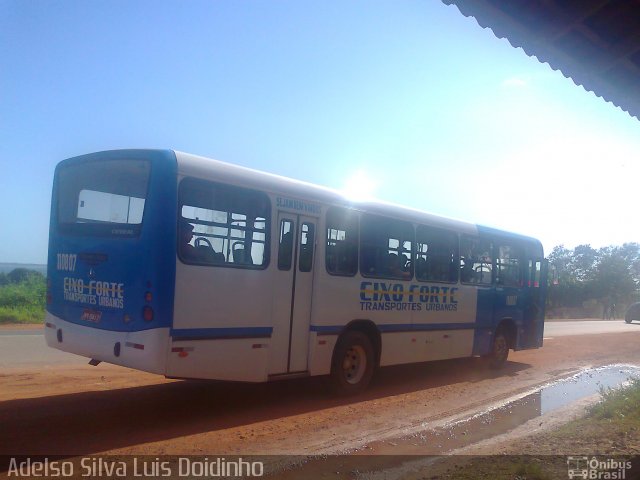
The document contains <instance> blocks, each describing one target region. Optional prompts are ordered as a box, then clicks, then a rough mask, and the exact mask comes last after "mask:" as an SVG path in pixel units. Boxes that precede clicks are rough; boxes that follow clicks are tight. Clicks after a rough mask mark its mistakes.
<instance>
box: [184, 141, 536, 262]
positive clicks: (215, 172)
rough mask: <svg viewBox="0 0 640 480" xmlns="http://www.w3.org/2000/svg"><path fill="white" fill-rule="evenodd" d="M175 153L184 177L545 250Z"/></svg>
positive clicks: (420, 213) (493, 232)
mask: <svg viewBox="0 0 640 480" xmlns="http://www.w3.org/2000/svg"><path fill="white" fill-rule="evenodd" d="M174 152H175V155H176V159H177V161H178V174H179V175H181V176H195V177H198V178H205V179H209V180H213V181H221V182H225V183H226V182H228V183H231V184H235V185H239V186H245V187H252V188H256V189H259V190H263V191H267V192H270V193H279V194H287V195H291V196H294V197H297V198H298V199H301V200H306V201H316V202H320V203H323V204H330V205H336V206H344V207H349V208H353V209H355V210H361V211H366V212H369V213H372V214H378V215H383V216H388V217H394V218H396V217H399V218H402V219H404V220H408V221H414V222H416V223H428V224H429V225H434V226H439V227H443V228H449V229H452V230H455V231H458V232H462V233H469V234H476V233H477V232H479V233H481V234H485V235H488V236H493V237H500V238H504V239H510V240H517V241H520V242H525V243H529V244H530V246H531V247H534V248H535V249H536V250H537V249H538V248H539V249H540V252H542V244H541V243H540V241H539V240H537V239H535V238H533V237H529V236H526V235H521V234H517V233H513V232H508V231H505V230H500V229H496V228H491V227H483V226H480V225H476V224H473V223H470V222H465V221H461V220H456V219H452V218H448V217H443V216H440V215H436V214H433V213H430V212H427V211H424V210H420V209H414V208H410V207H406V206H402V205H397V204H393V203H390V202H385V201H381V200H372V201H353V200H350V199H348V198H346V197H345V195H344V194H343V193H342V192H340V191H338V190H334V189H331V188H328V187H324V186H319V185H315V184H312V183H308V182H303V181H300V180H294V179H292V178H288V177H283V176H280V175H276V174H272V173H267V172H263V171H259V170H254V169H251V168H248V167H242V166H239V165H234V164H230V163H226V162H221V161H219V160H214V159H211V158H207V157H202V156H199V155H193V154H189V153H185V152H180V151H174Z"/></svg>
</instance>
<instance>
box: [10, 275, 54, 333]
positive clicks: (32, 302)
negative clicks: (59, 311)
mask: <svg viewBox="0 0 640 480" xmlns="http://www.w3.org/2000/svg"><path fill="white" fill-rule="evenodd" d="M46 290H47V285H46V279H45V277H44V276H43V275H42V274H40V273H39V272H36V271H34V270H28V269H25V268H16V269H14V270H12V271H11V272H9V273H8V274H6V275H4V276H0V324H2V323H35V322H41V321H43V320H44V313H45V297H46Z"/></svg>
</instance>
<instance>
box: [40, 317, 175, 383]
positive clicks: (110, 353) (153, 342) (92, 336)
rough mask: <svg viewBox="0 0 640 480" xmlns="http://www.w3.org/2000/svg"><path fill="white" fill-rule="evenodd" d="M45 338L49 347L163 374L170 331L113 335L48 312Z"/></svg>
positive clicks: (147, 331) (112, 332) (160, 330)
mask: <svg viewBox="0 0 640 480" xmlns="http://www.w3.org/2000/svg"><path fill="white" fill-rule="evenodd" d="M44 336H45V339H46V341H47V345H48V346H49V347H52V348H56V349H58V350H62V351H64V352H68V353H74V354H76V355H81V356H84V357H87V358H91V359H96V360H100V361H102V362H107V363H113V364H115V365H122V366H124V367H130V368H135V369H138V370H144V371H146V372H150V373H157V374H160V375H164V374H165V372H166V360H167V345H168V341H169V329H168V328H154V329H150V330H141V331H137V332H114V331H111V330H102V329H98V328H92V327H86V326H84V325H77V324H75V323H71V322H67V321H65V320H62V319H61V318H58V317H56V316H55V315H52V314H50V313H49V312H47V315H46V317H45V329H44Z"/></svg>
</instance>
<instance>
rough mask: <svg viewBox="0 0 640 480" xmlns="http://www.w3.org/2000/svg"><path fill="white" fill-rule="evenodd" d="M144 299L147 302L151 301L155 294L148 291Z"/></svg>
mask: <svg viewBox="0 0 640 480" xmlns="http://www.w3.org/2000/svg"><path fill="white" fill-rule="evenodd" d="M144 300H145V302H147V303H151V300H153V295H152V294H151V292H147V293H145V294H144Z"/></svg>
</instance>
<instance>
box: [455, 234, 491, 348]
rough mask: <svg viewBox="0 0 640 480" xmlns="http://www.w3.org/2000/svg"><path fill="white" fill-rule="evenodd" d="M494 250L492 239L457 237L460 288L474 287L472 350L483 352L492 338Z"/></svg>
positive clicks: (489, 345) (489, 346)
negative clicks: (474, 309) (458, 238)
mask: <svg viewBox="0 0 640 480" xmlns="http://www.w3.org/2000/svg"><path fill="white" fill-rule="evenodd" d="M493 265H494V262H493V253H492V245H491V241H490V240H489V239H486V238H478V237H468V236H466V235H463V236H462V237H461V238H460V283H461V288H465V289H472V290H475V293H476V295H477V299H476V312H475V327H476V331H475V337H474V341H473V354H474V355H486V354H487V353H488V352H489V350H490V349H491V342H492V340H493V336H492V335H493V330H494V328H495V322H494V318H495V317H494V306H495V305H494V304H495V300H494V297H495V286H494V284H493V270H494V268H493Z"/></svg>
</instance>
